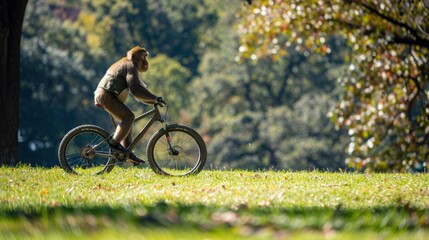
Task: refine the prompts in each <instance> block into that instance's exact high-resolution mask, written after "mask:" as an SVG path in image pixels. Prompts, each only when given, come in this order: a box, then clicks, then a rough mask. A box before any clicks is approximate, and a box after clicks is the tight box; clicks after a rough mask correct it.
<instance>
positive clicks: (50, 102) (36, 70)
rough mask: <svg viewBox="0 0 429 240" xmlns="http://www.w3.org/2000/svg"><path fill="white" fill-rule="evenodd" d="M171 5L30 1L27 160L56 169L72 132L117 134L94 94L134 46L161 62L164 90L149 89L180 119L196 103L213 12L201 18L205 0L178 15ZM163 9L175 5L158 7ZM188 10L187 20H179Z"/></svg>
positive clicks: (184, 5) (183, 5) (25, 50)
mask: <svg viewBox="0 0 429 240" xmlns="http://www.w3.org/2000/svg"><path fill="white" fill-rule="evenodd" d="M167 2H168V1H111V0H97V1H86V0H83V1H66V2H60V3H58V2H56V1H48V0H46V1H45V0H41V1H37V2H34V1H33V2H29V4H28V8H27V14H26V19H25V24H24V29H23V40H22V55H21V58H22V66H21V95H20V105H21V107H20V119H21V121H20V132H19V134H20V159H21V161H23V162H31V163H33V164H37V165H44V166H52V165H53V164H55V163H56V162H57V160H56V147H57V144H58V142H59V141H60V139H61V138H62V137H63V136H64V134H65V133H66V131H68V130H70V129H71V128H72V127H74V126H76V125H78V124H82V123H97V124H98V125H101V126H103V127H106V128H107V127H109V128H110V126H111V124H110V123H109V119H108V118H107V117H106V116H107V115H106V114H105V113H103V111H102V110H101V109H97V108H95V107H94V105H93V100H92V99H93V91H94V90H95V87H96V85H97V83H98V81H99V79H100V78H101V77H102V76H103V75H104V72H105V71H106V69H107V67H108V66H109V65H110V64H112V63H113V62H115V61H117V59H118V58H120V57H122V56H124V55H125V53H126V51H127V50H128V49H129V48H130V47H132V46H133V45H137V44H139V45H142V46H145V47H146V48H148V50H149V52H150V53H151V56H155V58H153V60H154V62H153V66H152V67H153V70H154V71H160V72H153V73H151V74H152V75H151V77H152V76H153V78H154V81H152V80H149V81H147V83H151V82H153V83H156V84H157V85H158V87H155V86H154V85H155V84H149V85H150V90H152V91H154V92H159V95H164V97H166V99H167V100H169V103H170V104H171V106H172V111H173V113H175V115H178V114H179V113H178V112H179V110H178V109H181V108H183V106H184V105H185V104H187V103H188V102H189V101H188V100H187V98H188V97H189V95H188V94H187V91H186V90H184V88H185V87H184V86H186V84H187V83H188V82H189V81H190V80H191V75H190V74H191V72H192V68H196V65H198V56H197V55H198V51H197V50H195V48H197V46H199V44H198V36H199V35H198V33H199V31H200V30H198V29H203V25H204V24H210V21H209V20H204V19H206V18H210V14H209V13H207V14H203V13H202V12H201V10H202V9H204V8H203V5H201V4H202V2H198V3H194V2H192V1H186V2H185V1H180V2H177V3H176V4H174V8H175V13H174V14H171V13H170V11H166V10H169V8H168V7H173V6H170V5H168V4H167ZM159 4H162V6H168V7H163V8H160V9H159V8H157V7H156V6H158V5H159ZM182 12H187V18H183V17H180V16H184V15H182V14H178V13H182ZM188 21H191V22H192V26H191V25H190V22H188ZM185 26H186V27H185ZM170 29H171V30H175V31H170ZM167 33H168V34H169V35H165V34H167ZM159 34H164V35H165V36H164V35H163V37H161V36H159ZM118 36H121V37H118ZM177 36H181V37H180V38H177ZM173 38H175V41H174V42H173V44H172V42H171V41H170V40H171V39H173ZM170 47H173V48H171V49H170ZM157 53H166V54H169V55H159V56H157ZM175 59H177V60H175ZM188 67H189V68H190V69H189V68H188ZM160 83H163V84H160ZM167 84H168V85H169V88H164V89H162V90H161V86H165V85H167ZM167 91H168V93H173V94H168V93H167ZM166 95H168V96H166ZM176 98H177V99H176ZM134 105H136V104H134ZM140 108H141V105H140V106H135V109H137V110H136V111H141V110H140ZM35 109H37V111H35ZM47 123H49V124H47Z"/></svg>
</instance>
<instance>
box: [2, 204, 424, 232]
mask: <svg viewBox="0 0 429 240" xmlns="http://www.w3.org/2000/svg"><path fill="white" fill-rule="evenodd" d="M12 222H14V223H16V224H19V223H25V222H30V223H32V224H33V223H37V224H36V225H38V226H39V227H40V228H41V229H44V228H51V227H55V228H58V229H60V230H67V229H73V228H79V229H82V230H83V231H92V230H94V229H100V228H110V227H114V228H117V227H119V228H121V227H123V226H128V225H130V226H135V227H141V226H156V227H166V228H170V227H176V228H177V227H178V228H182V227H184V228H193V229H199V230H207V231H210V230H216V229H218V228H243V227H246V229H249V230H250V231H256V230H258V229H263V228H269V229H272V230H273V231H276V230H280V229H287V230H303V229H304V230H305V229H312V230H321V231H322V230H323V231H325V230H326V229H328V230H335V231H357V230H370V231H380V230H383V231H385V230H388V231H392V232H396V231H407V230H415V229H426V230H427V229H429V209H412V208H409V207H408V206H400V207H398V206H392V207H383V208H373V209H343V208H342V206H337V208H334V209H333V208H318V207H312V208H308V207H302V208H300V207H295V208H278V207H277V208H276V207H260V208H248V207H247V206H237V207H233V208H226V207H217V206H206V205H180V204H179V205H176V204H175V205H169V204H167V203H166V202H159V203H157V204H155V205H153V206H143V205H128V206H120V207H111V206H94V207H62V206H59V207H52V208H43V209H41V210H34V211H32V210H28V209H26V210H24V209H14V210H10V211H3V212H2V213H1V215H0V223H5V224H6V225H7V224H8V223H9V225H10V224H12ZM5 224H2V225H4V226H6V225H5ZM33 225H34V224H33ZM0 230H1V231H4V229H1V227H0Z"/></svg>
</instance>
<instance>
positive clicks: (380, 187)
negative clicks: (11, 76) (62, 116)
mask: <svg viewBox="0 0 429 240" xmlns="http://www.w3.org/2000/svg"><path fill="white" fill-rule="evenodd" d="M428 207H429V175H428V174H359V173H328V172H284V171H279V172H276V171H267V172H250V171H238V170H237V171H203V172H201V173H200V174H199V175H197V176H191V177H184V178H179V177H177V178H173V177H163V176H159V175H156V174H154V173H153V172H152V171H151V170H150V169H145V168H126V169H123V168H115V169H114V170H113V171H112V172H111V173H110V174H105V175H101V176H75V175H70V174H66V173H65V172H64V171H63V170H62V169H60V168H51V169H44V168H33V167H28V166H20V167H16V168H11V167H1V168H0V238H6V239H9V238H18V239H20V238H28V237H31V238H34V239H38V238H40V239H58V238H67V239H74V238H82V237H83V238H91V239H106V238H112V239H129V238H139V239H154V238H161V239H244V238H245V239H249V238H250V239H252V238H254V239H266V238H269V239H284V238H299V239H315V238H319V239H320V238H322V239H323V238H326V239H344V238H346V239H384V238H387V239H429V237H428V236H429V208H428Z"/></svg>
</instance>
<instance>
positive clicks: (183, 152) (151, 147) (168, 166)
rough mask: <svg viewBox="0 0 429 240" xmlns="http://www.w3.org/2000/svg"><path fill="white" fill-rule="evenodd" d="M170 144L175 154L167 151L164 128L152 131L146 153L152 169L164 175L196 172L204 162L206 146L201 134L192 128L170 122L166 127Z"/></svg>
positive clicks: (185, 174) (192, 173)
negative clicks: (176, 152)
mask: <svg viewBox="0 0 429 240" xmlns="http://www.w3.org/2000/svg"><path fill="white" fill-rule="evenodd" d="M167 131H168V133H169V134H170V139H171V145H172V146H173V148H174V149H176V150H177V151H178V154H177V155H173V154H172V153H170V152H169V150H168V149H169V147H168V142H167V138H166V137H165V134H166V132H165V129H164V128H162V129H160V130H158V131H157V132H156V133H154V134H153V135H152V136H151V138H150V139H149V142H148V145H147V148H146V155H147V159H148V162H149V165H150V167H151V168H152V170H153V171H154V172H155V173H157V174H160V175H165V176H187V175H195V174H198V173H199V172H200V171H201V170H202V169H203V168H204V165H205V163H206V159H207V148H206V144H205V143H204V140H203V139H202V138H201V136H200V135H199V134H198V133H197V132H196V131H195V130H193V129H192V128H189V127H187V126H183V125H178V124H172V125H169V126H168V128H167ZM163 137H165V138H163Z"/></svg>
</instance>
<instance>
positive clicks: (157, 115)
mask: <svg viewBox="0 0 429 240" xmlns="http://www.w3.org/2000/svg"><path fill="white" fill-rule="evenodd" d="M109 115H110V114H109ZM151 115H153V116H152V117H151V118H150V119H149V121H148V122H147V123H146V125H145V126H144V127H143V129H142V130H141V131H140V132H139V133H138V134H137V136H136V137H135V138H134V139H133V140H132V141H131V144H130V145H129V146H128V148H127V151H131V150H132V149H133V148H134V147H135V146H136V145H137V143H139V142H140V140H141V139H142V138H143V136H144V135H145V134H146V133H147V131H148V130H149V128H150V127H151V126H152V124H154V123H155V122H156V121H160V122H161V123H163V122H164V119H163V118H162V116H161V114H160V112H159V109H158V105H157V104H155V105H154V107H153V109H151V110H149V111H147V112H145V113H143V114H141V115H140V116H138V117H136V118H135V119H134V122H138V121H140V120H142V119H144V118H146V117H148V116H151ZM110 118H111V119H112V122H113V125H114V126H115V127H116V122H115V120H114V119H113V117H112V115H110ZM111 136H113V133H112V134H111V135H110V137H111ZM106 141H107V139H105V140H104V141H102V142H100V143H99V144H97V145H95V146H94V147H93V148H92V149H91V150H89V151H88V152H91V151H95V150H96V149H97V148H98V147H100V146H101V145H102V144H103V143H105V142H106ZM94 154H95V156H97V157H104V158H114V157H116V156H115V155H112V154H107V153H98V152H94Z"/></svg>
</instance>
